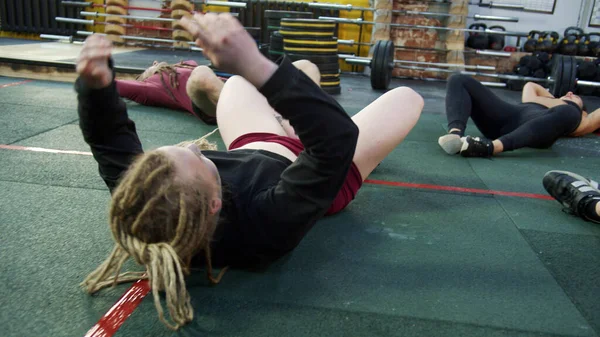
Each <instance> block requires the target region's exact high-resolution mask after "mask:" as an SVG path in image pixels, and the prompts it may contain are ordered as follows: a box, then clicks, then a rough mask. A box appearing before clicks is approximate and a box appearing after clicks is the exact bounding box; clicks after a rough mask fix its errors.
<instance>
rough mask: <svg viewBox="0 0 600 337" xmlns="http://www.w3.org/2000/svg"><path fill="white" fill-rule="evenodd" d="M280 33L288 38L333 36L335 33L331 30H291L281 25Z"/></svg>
mask: <svg viewBox="0 0 600 337" xmlns="http://www.w3.org/2000/svg"><path fill="white" fill-rule="evenodd" d="M279 33H280V34H281V35H283V36H284V37H286V38H298V37H305V38H322V39H323V38H328V39H330V38H332V37H333V35H334V33H333V31H331V32H310V31H306V30H298V31H295V30H290V29H287V28H285V27H281V29H280V30H279Z"/></svg>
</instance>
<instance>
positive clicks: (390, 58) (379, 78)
mask: <svg viewBox="0 0 600 337" xmlns="http://www.w3.org/2000/svg"><path fill="white" fill-rule="evenodd" d="M372 48H373V58H372V60H371V87H373V89H376V90H386V89H387V88H388V87H389V85H390V81H391V79H392V70H393V67H394V64H393V62H394V43H393V42H392V41H389V40H387V41H384V40H379V41H377V42H376V43H375V45H373V47H372Z"/></svg>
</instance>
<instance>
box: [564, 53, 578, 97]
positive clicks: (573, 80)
mask: <svg viewBox="0 0 600 337" xmlns="http://www.w3.org/2000/svg"><path fill="white" fill-rule="evenodd" d="M563 79H565V80H568V81H569V85H568V86H567V87H565V88H563V89H566V91H565V92H564V93H563V94H562V95H561V96H563V95H566V94H567V93H568V92H569V91H574V90H575V86H576V85H577V60H576V59H575V57H574V56H566V57H563Z"/></svg>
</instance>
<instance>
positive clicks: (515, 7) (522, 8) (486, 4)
mask: <svg viewBox="0 0 600 337" xmlns="http://www.w3.org/2000/svg"><path fill="white" fill-rule="evenodd" d="M501 2H502V0H500V1H499V3H495V1H487V2H483V0H479V4H478V5H477V6H479V7H488V8H494V7H496V8H501V9H506V10H518V11H523V12H529V13H540V14H550V15H552V14H554V10H555V9H556V0H553V2H552V11H551V12H547V11H541V10H536V9H528V8H527V7H525V6H524V5H513V4H501Z"/></svg>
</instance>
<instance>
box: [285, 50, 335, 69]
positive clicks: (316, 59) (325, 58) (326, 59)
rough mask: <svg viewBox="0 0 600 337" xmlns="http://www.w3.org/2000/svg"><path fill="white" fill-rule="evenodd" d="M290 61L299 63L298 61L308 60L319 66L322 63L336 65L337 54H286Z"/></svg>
mask: <svg viewBox="0 0 600 337" xmlns="http://www.w3.org/2000/svg"><path fill="white" fill-rule="evenodd" d="M287 55H288V56H289V58H290V60H292V62H293V61H299V60H308V61H310V62H312V63H314V64H316V65H317V67H318V66H319V64H323V63H335V64H338V61H339V57H338V55H337V54H335V55H315V54H298V53H287Z"/></svg>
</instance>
